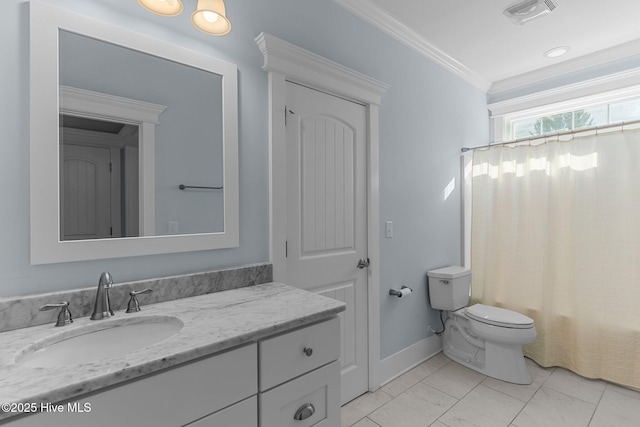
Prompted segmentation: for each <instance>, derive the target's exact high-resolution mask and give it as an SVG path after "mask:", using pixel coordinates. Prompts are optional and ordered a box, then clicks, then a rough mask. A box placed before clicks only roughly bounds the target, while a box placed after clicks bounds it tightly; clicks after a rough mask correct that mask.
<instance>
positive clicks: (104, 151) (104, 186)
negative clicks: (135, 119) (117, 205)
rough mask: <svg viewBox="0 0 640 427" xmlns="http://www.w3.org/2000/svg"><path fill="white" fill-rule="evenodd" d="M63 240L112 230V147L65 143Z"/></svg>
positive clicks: (96, 236) (102, 234)
mask: <svg viewBox="0 0 640 427" xmlns="http://www.w3.org/2000/svg"><path fill="white" fill-rule="evenodd" d="M63 153H64V154H63V159H64V160H63V162H62V168H61V169H62V177H61V180H60V181H61V182H62V183H63V184H62V186H61V188H60V191H61V195H62V197H61V198H62V203H61V209H62V212H61V215H60V218H61V224H60V229H61V230H62V232H61V234H62V235H61V240H82V239H101V238H105V237H112V231H111V191H112V188H111V171H110V164H111V150H110V149H109V148H101V147H92V146H84V145H73V144H64V145H63Z"/></svg>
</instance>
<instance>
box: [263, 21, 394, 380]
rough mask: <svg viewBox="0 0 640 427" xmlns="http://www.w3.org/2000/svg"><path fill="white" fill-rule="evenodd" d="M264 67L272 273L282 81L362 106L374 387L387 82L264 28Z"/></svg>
mask: <svg viewBox="0 0 640 427" xmlns="http://www.w3.org/2000/svg"><path fill="white" fill-rule="evenodd" d="M256 43H257V44H258V47H259V48H260V51H261V52H262V54H263V56H264V66H263V69H264V70H265V71H266V72H267V73H268V96H269V170H270V173H269V213H270V220H269V241H270V250H269V256H270V261H271V263H272V264H273V279H274V280H275V281H278V282H284V283H286V282H287V277H286V275H287V269H286V262H287V260H286V257H285V251H286V230H287V228H286V227H287V218H286V206H287V194H286V179H287V177H286V158H287V156H286V130H285V116H286V114H285V108H286V89H285V82H286V81H290V82H293V83H298V84H302V85H304V86H308V87H310V88H313V89H317V90H320V91H323V92H326V93H329V94H331V95H335V96H338V97H342V98H345V99H348V100H352V101H355V102H358V103H361V104H364V105H365V106H366V111H367V113H366V114H367V224H368V225H367V249H368V257H369V260H370V267H369V268H368V278H367V281H368V292H367V299H368V301H367V306H368V307H367V312H368V331H369V333H368V335H369V337H368V338H369V339H368V343H369V349H368V353H369V390H370V391H373V390H376V389H378V388H379V387H380V385H381V378H380V235H379V230H378V224H379V148H378V144H379V143H378V138H379V123H378V116H379V107H380V104H381V98H382V95H383V94H384V92H385V91H386V90H387V89H388V88H389V86H388V85H386V84H384V83H381V82H378V81H376V80H374V79H372V78H370V77H368V76H366V75H364V74H362V73H359V72H357V71H354V70H351V69H349V68H347V67H344V66H342V65H340V64H338V63H336V62H333V61H330V60H328V59H326V58H324V57H322V56H319V55H316V54H314V53H312V52H309V51H307V50H305V49H302V48H300V47H298V46H296V45H293V44H291V43H288V42H286V41H284V40H281V39H279V38H277V37H274V36H272V35H270V34H267V33H261V34H260V35H258V37H256Z"/></svg>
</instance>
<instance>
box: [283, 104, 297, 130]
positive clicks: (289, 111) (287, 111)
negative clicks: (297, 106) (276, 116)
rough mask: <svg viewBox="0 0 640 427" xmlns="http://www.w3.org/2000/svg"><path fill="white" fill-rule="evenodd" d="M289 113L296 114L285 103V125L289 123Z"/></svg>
mask: <svg viewBox="0 0 640 427" xmlns="http://www.w3.org/2000/svg"><path fill="white" fill-rule="evenodd" d="M287 113H289V114H295V113H294V112H293V111H291V110H289V109H288V108H287V106H286V105H285V106H284V125H285V126H286V125H287Z"/></svg>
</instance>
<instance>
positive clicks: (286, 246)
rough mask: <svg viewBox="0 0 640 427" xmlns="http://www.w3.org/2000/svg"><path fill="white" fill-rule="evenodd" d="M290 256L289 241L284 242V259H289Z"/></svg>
mask: <svg viewBox="0 0 640 427" xmlns="http://www.w3.org/2000/svg"><path fill="white" fill-rule="evenodd" d="M288 256H289V242H288V241H286V240H285V241H284V257H285V258H286V257H288Z"/></svg>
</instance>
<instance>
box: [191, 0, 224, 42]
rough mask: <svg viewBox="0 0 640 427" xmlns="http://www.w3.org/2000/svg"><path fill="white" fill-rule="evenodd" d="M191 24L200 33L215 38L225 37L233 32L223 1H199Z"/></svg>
mask: <svg viewBox="0 0 640 427" xmlns="http://www.w3.org/2000/svg"><path fill="white" fill-rule="evenodd" d="M191 23H192V24H193V25H194V26H195V27H196V28H198V29H199V30H200V31H203V32H205V33H207V34H211V35H214V36H223V35H225V34H227V33H229V31H231V22H229V20H228V19H227V15H226V13H225V7H224V1H223V0H198V6H197V7H196V11H195V12H193V14H192V15H191Z"/></svg>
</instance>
